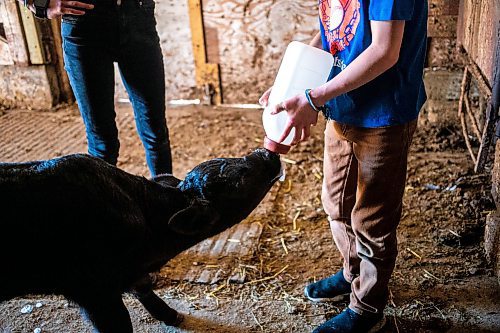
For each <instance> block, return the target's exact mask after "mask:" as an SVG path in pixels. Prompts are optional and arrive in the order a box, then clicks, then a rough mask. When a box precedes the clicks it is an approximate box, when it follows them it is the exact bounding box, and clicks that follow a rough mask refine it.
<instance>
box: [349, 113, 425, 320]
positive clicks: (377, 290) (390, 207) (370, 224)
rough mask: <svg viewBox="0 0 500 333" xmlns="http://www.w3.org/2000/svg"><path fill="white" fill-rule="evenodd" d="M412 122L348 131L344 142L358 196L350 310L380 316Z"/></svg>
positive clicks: (394, 250)
mask: <svg viewBox="0 0 500 333" xmlns="http://www.w3.org/2000/svg"><path fill="white" fill-rule="evenodd" d="M415 128H416V121H413V122H410V123H408V124H405V125H400V126H391V127H386V128H373V129H369V128H354V127H352V130H351V131H349V133H348V135H347V137H348V138H349V139H350V140H352V142H353V143H354V145H353V148H354V154H355V155H356V158H357V160H358V163H359V166H358V189H357V190H358V193H357V200H356V204H355V206H354V209H353V211H352V228H353V231H354V234H355V235H356V250H357V255H358V256H359V258H360V259H361V262H360V273H359V276H358V277H355V278H354V280H353V281H352V293H351V302H350V305H349V307H350V309H351V310H353V311H354V312H356V313H357V314H361V315H363V314H366V315H376V316H378V315H381V314H382V313H383V310H384V308H385V305H386V302H387V296H388V283H389V279H390V277H391V274H392V271H393V269H394V265H395V262H396V256H397V239H396V228H397V226H398V224H399V221H400V218H401V209H402V198H403V194H404V188H405V183H406V170H407V157H408V149H409V146H410V143H411V139H412V136H413V133H414V131H415Z"/></svg>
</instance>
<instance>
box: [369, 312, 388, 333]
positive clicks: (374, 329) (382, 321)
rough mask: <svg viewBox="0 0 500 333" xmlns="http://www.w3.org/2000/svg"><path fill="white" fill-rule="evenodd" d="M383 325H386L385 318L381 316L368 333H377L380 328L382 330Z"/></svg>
mask: <svg viewBox="0 0 500 333" xmlns="http://www.w3.org/2000/svg"><path fill="white" fill-rule="evenodd" d="M385 323H386V319H385V316H383V317H382V318H381V319H380V320H379V321H378V322H377V323H376V324H375V326H373V327H372V328H371V329H370V330H369V331H368V333H377V332H378V331H380V330H381V329H382V328H384V326H385Z"/></svg>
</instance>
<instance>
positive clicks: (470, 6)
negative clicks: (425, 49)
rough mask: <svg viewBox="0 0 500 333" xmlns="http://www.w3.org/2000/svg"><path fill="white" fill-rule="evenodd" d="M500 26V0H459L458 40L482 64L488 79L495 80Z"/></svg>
mask: <svg viewBox="0 0 500 333" xmlns="http://www.w3.org/2000/svg"><path fill="white" fill-rule="evenodd" d="M499 29H500V0H487V1H485V0H460V13H459V21H458V31H457V39H458V43H459V44H460V45H462V46H463V47H464V49H465V50H466V51H467V53H468V55H469V56H470V57H471V59H472V60H473V61H474V62H475V63H476V64H477V65H478V66H479V68H480V69H481V71H482V72H483V74H484V75H485V77H486V79H487V80H488V82H489V83H490V84H491V83H492V82H493V74H494V73H493V72H494V69H495V66H494V63H495V51H496V49H497V47H498V43H500V41H499V36H498V33H499Z"/></svg>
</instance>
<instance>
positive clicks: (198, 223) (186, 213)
mask: <svg viewBox="0 0 500 333" xmlns="http://www.w3.org/2000/svg"><path fill="white" fill-rule="evenodd" d="M218 219H219V214H218V213H217V212H216V211H215V210H214V209H213V208H211V207H210V205H209V204H208V201H206V200H194V201H192V202H191V204H190V205H189V206H188V207H187V208H184V209H182V210H180V211H178V212H177V213H175V214H174V215H173V216H172V217H171V218H170V220H169V221H168V227H169V228H170V229H171V230H172V231H174V232H176V233H179V234H181V235H186V236H194V235H197V234H201V233H205V232H208V231H210V230H211V229H212V227H213V225H214V224H215V222H217V220H218Z"/></svg>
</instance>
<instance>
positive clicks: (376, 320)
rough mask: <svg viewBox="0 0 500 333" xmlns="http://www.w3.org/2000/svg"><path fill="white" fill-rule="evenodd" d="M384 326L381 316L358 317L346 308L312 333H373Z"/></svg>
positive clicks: (383, 319)
mask: <svg viewBox="0 0 500 333" xmlns="http://www.w3.org/2000/svg"><path fill="white" fill-rule="evenodd" d="M384 325H385V317H384V315H383V314H381V315H379V316H371V315H370V316H368V315H359V314H357V313H356V312H354V311H352V310H351V309H349V308H347V309H345V310H344V311H342V313H341V314H339V315H337V316H335V317H333V318H332V319H330V320H328V321H327V322H325V323H323V324H322V325H320V326H318V327H317V328H316V329H315V330H314V331H313V333H375V332H378V331H379V330H381V329H382V327H384Z"/></svg>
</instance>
